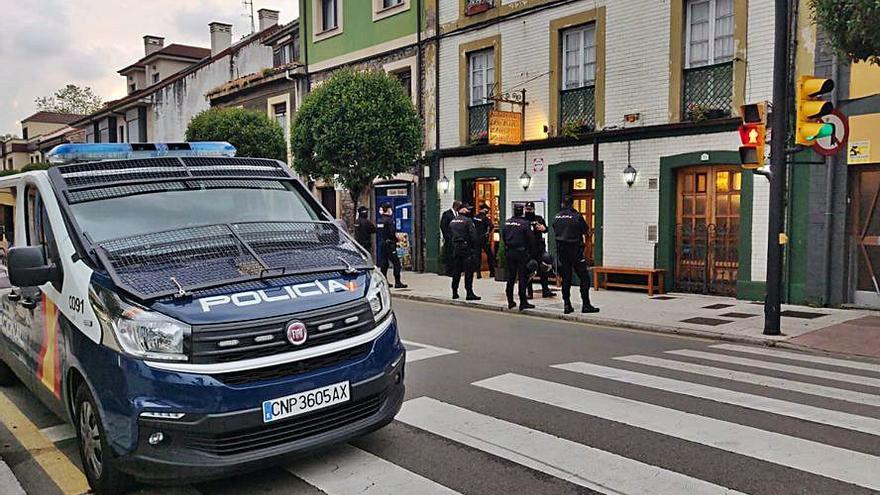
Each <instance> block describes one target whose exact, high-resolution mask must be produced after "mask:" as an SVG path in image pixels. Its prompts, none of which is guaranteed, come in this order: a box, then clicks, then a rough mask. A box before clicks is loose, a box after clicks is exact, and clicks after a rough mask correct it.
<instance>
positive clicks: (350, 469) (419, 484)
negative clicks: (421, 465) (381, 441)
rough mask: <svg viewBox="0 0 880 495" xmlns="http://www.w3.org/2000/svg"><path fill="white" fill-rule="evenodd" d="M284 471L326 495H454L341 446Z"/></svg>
mask: <svg viewBox="0 0 880 495" xmlns="http://www.w3.org/2000/svg"><path fill="white" fill-rule="evenodd" d="M287 470H288V471H290V472H291V473H293V474H294V475H296V476H299V477H300V478H302V479H303V480H305V481H306V482H307V483H309V484H311V485H312V486H314V487H315V488H318V489H319V490H322V491H323V492H324V493H326V494H327V495H348V494H351V493H366V494H370V495H384V494H388V495H392V494H394V495H399V494H404V493H418V494H426V495H435V494H436V495H455V494H456V493H458V492H456V491H454V490H451V489H449V488H446V487H445V486H443V485H440V484H438V483H435V482H433V481H431V480H429V479H427V478H424V477H422V476H420V475H418V474H416V473H413V472H411V471H408V470H406V469H404V468H402V467H400V466H398V465H396V464H394V463H391V462H388V461H386V460H384V459H382V458H381V457H377V456H375V455H373V454H370V453H369V452H366V451H364V450H361V449H358V448H356V447H352V446H350V445H344V446H342V447H339V448H336V449H333V450H330V451H326V452H322V453H320V454H317V455H313V456H310V457H308V458H307V459H306V460H304V462H297V463H295V464H292V465H290V466H288V467H287Z"/></svg>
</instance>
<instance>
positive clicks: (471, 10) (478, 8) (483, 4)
mask: <svg viewBox="0 0 880 495" xmlns="http://www.w3.org/2000/svg"><path fill="white" fill-rule="evenodd" d="M494 4H495V3H494V1H493V0H467V4H466V5H465V8H464V13H465V15H475V14H479V13H480V12H485V11H487V10H489V9H491V8H492V7H493V6H494Z"/></svg>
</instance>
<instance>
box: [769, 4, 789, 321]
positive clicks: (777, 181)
mask: <svg viewBox="0 0 880 495" xmlns="http://www.w3.org/2000/svg"><path fill="white" fill-rule="evenodd" d="M775 21H776V33H775V40H774V47H773V113H772V122H771V129H772V136H771V140H770V171H771V178H770V204H769V215H770V218H769V229H768V231H769V232H768V236H767V298H766V300H765V301H764V335H780V334H781V330H780V305H781V294H782V265H783V258H782V255H783V244H782V243H781V242H780V241H781V240H782V239H781V236H780V234H782V233H783V232H784V228H785V181H786V177H787V173H788V171H787V166H788V164H787V159H788V157H787V155H786V146H785V145H786V142H787V136H788V132H787V127H788V120H789V119H788V90H789V84H788V60H789V47H788V37H789V0H776V14H775Z"/></svg>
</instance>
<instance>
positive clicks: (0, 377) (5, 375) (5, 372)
mask: <svg viewBox="0 0 880 495" xmlns="http://www.w3.org/2000/svg"><path fill="white" fill-rule="evenodd" d="M15 382H16V378H15V373H13V372H12V368H10V367H9V365H8V364H6V363H4V362H3V360H2V359H0V387H8V386H10V385H15Z"/></svg>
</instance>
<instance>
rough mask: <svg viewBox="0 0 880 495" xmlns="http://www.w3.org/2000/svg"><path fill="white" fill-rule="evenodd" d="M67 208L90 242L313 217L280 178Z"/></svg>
mask: <svg viewBox="0 0 880 495" xmlns="http://www.w3.org/2000/svg"><path fill="white" fill-rule="evenodd" d="M177 184H180V183H179V182H178V183H177ZM71 210H72V211H73V214H74V216H75V217H76V221H77V223H78V224H79V227H80V229H81V230H82V231H83V233H85V234H88V236H89V238H90V239H91V240H92V242H101V241H105V240H108V239H119V238H123V237H130V236H135V235H141V234H149V233H153V232H161V231H166V230H174V229H181V228H186V227H194V226H198V225H213V224H227V223H228V224H232V223H246V222H291V221H293V222H297V221H298V222H303V221H306V222H308V221H315V220H318V219H319V216H318V213H317V212H316V211H314V209H312V208H311V206H310V205H309V204H308V203H307V202H306V201H305V199H304V198H302V196H300V194H299V193H298V192H297V191H296V190H295V189H294V188H293V186H292V185H291V184H289V183H286V182H280V181H248V184H247V187H203V188H193V189H183V190H180V189H178V190H172V189H170V188H169V189H168V190H159V191H156V192H149V193H146V194H136V195H130V196H121V197H109V198H107V199H100V200H95V201H87V202H83V203H76V204H73V205H71Z"/></svg>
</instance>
